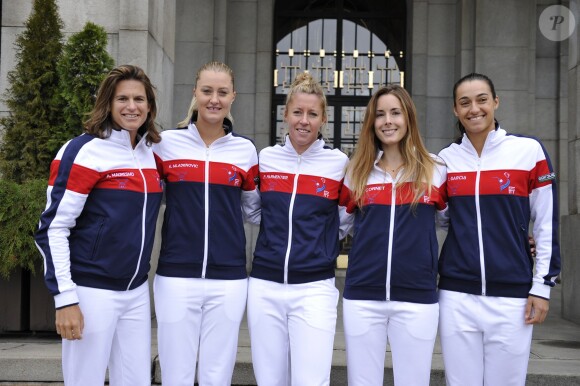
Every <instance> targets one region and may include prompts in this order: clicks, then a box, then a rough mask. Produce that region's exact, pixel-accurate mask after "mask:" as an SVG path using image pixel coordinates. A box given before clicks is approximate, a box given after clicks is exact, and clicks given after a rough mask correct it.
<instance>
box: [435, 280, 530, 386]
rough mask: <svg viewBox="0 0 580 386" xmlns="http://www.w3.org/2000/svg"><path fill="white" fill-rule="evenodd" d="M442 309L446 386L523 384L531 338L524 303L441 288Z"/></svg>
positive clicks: (517, 300)
mask: <svg viewBox="0 0 580 386" xmlns="http://www.w3.org/2000/svg"><path fill="white" fill-rule="evenodd" d="M439 305H440V310H441V317H440V333H441V334H440V335H441V346H442V349H443V361H444V364H445V376H446V379H447V384H448V385H450V386H455V385H457V386H471V385H473V386H481V385H482V384H484V385H490V386H491V385H498V384H501V385H514V386H515V385H518V386H519V385H522V386H523V385H524V384H525V378H526V373H527V366H528V360H529V356H530V345H531V339H532V326H528V325H526V324H524V310H525V305H526V299H518V298H503V297H488V296H478V295H470V294H465V293H460V292H454V291H445V290H442V291H440V292H439Z"/></svg>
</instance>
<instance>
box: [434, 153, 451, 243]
mask: <svg viewBox="0 0 580 386" xmlns="http://www.w3.org/2000/svg"><path fill="white" fill-rule="evenodd" d="M433 157H434V158H435V162H436V163H435V170H434V171H433V188H434V189H436V190H437V193H436V194H435V196H436V197H437V202H435V208H436V209H437V211H436V214H435V225H437V227H438V228H439V229H441V230H445V231H446V230H447V229H448V228H449V207H448V198H447V166H446V165H445V162H444V161H443V159H442V158H439V157H437V156H433Z"/></svg>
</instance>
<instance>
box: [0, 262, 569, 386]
mask: <svg viewBox="0 0 580 386" xmlns="http://www.w3.org/2000/svg"><path fill="white" fill-rule="evenodd" d="M339 272H340V271H339ZM343 280H344V278H343V277H341V275H340V274H339V275H338V277H337V286H338V287H339V288H340V287H341V284H342V282H343ZM560 301H561V297H560V290H559V288H558V287H557V288H556V289H555V290H554V291H553V292H552V301H551V302H550V307H551V310H550V313H549V316H548V318H547V320H546V322H545V323H544V324H542V325H540V326H537V327H535V328H534V336H533V341H532V349H531V354H530V365H529V368H528V381H527V383H526V384H527V385H529V386H540V385H542V386H543V385H550V386H560V385H561V386H568V385H580V325H578V324H575V323H572V322H569V321H566V320H563V319H562V318H561V317H560V314H561V307H560ZM339 308H340V306H339ZM341 314H342V310H341V309H339V315H341ZM340 319H341V318H340V317H339V323H338V326H337V334H336V338H335V343H334V357H333V368H332V375H331V385H333V386H335V385H336V386H340V385H346V365H345V364H346V355H345V347H344V336H343V326H342V323H341V322H340ZM154 324H155V323H154ZM156 332H157V330H156V329H155V328H154V329H153V335H154V336H153V341H154V342H155V339H156ZM387 354H388V355H387V359H386V361H385V385H392V384H393V383H392V363H391V359H390V355H389V354H390V353H389V352H387ZM152 356H153V357H152V363H153V366H154V369H153V383H154V384H160V383H161V372H160V369H159V362H158V360H157V345H156V343H153V346H152ZM233 384H235V385H254V384H255V379H254V375H253V371H252V365H251V355H250V338H249V334H248V329H247V325H246V323H245V321H244V323H243V324H242V327H241V330H240V339H239V346H238V359H237V364H236V369H235V372H234V379H233ZM444 384H445V380H444V374H443V361H442V358H441V347H440V345H439V343H438V342H437V344H436V347H435V352H434V353H433V370H432V376H431V385H435V386H438V385H444ZM0 385H2V386H6V385H18V386H23V385H29V386H41V385H42V386H48V385H50V386H56V385H62V373H61V369H60V341H59V340H58V339H56V338H47V337H16V336H13V337H11V336H3V337H0Z"/></svg>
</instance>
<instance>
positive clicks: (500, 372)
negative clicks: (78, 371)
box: [439, 73, 560, 386]
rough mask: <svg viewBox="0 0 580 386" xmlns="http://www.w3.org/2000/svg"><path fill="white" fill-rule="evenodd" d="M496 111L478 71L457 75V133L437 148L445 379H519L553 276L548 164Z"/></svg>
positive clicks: (554, 232) (554, 210)
mask: <svg viewBox="0 0 580 386" xmlns="http://www.w3.org/2000/svg"><path fill="white" fill-rule="evenodd" d="M498 107H499V97H498V96H497V95H496V92H495V87H494V85H493V83H492V81H491V80H490V79H489V78H488V77H487V76H485V75H482V74H476V73H474V74H469V75H467V76H465V77H463V78H461V79H460V80H459V81H458V82H457V83H456V84H455V86H454V88H453V111H454V113H455V116H456V117H457V119H458V127H459V129H460V131H461V134H462V135H461V137H460V138H459V139H458V140H457V141H456V142H455V143H453V144H451V145H450V146H449V147H447V148H445V149H443V150H441V152H440V153H439V156H440V157H441V158H442V159H443V160H444V161H445V163H446V165H447V195H448V200H449V207H448V208H449V209H448V210H447V211H444V212H442V214H443V216H441V220H442V221H443V222H447V221H448V223H449V232H448V235H447V238H446V240H445V243H444V245H443V249H442V251H441V255H440V259H439V276H440V279H439V305H440V323H439V327H440V336H441V344H442V348H443V360H444V364H445V376H446V379H447V384H448V385H461V386H466V385H467V386H469V385H482V384H484V385H522V386H523V385H524V384H525V380H526V373H527V366H528V359H529V356H530V344H531V339H532V326H533V325H534V324H537V323H542V322H543V321H544V319H545V318H546V315H547V312H548V307H549V299H550V289H551V288H552V287H553V286H554V283H555V279H556V277H557V275H558V273H559V272H560V252H559V246H558V207H557V193H556V184H555V179H556V176H555V173H554V169H553V168H552V165H551V163H550V159H549V157H548V154H547V152H546V150H545V149H544V147H543V145H542V144H541V143H540V141H538V140H537V139H535V138H529V137H524V136H521V135H513V134H508V133H507V132H506V131H505V130H503V129H502V128H501V127H500V125H499V123H498V121H497V120H496V119H495V110H496V109H497V108H498ZM530 223H533V228H532V229H531V233H532V235H533V237H534V239H535V242H536V254H537V256H536V258H535V261H534V258H533V257H534V254H533V253H532V251H531V250H530V243H529V241H528V238H529V236H528V234H529V233H530Z"/></svg>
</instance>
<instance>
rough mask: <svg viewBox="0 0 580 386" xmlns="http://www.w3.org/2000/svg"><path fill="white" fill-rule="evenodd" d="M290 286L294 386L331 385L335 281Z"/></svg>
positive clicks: (291, 352)
mask: <svg viewBox="0 0 580 386" xmlns="http://www.w3.org/2000/svg"><path fill="white" fill-rule="evenodd" d="M291 286H292V288H293V289H294V291H292V298H291V300H292V303H291V308H290V313H289V315H288V331H289V336H290V366H291V371H290V374H291V380H292V385H296V386H302V385H320V386H322V385H329V384H330V368H331V366H332V353H333V346H334V333H335V331H336V318H337V309H336V308H337V305H338V290H337V289H336V286H335V285H334V279H327V280H320V281H315V282H312V283H306V284H293V285H291Z"/></svg>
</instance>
